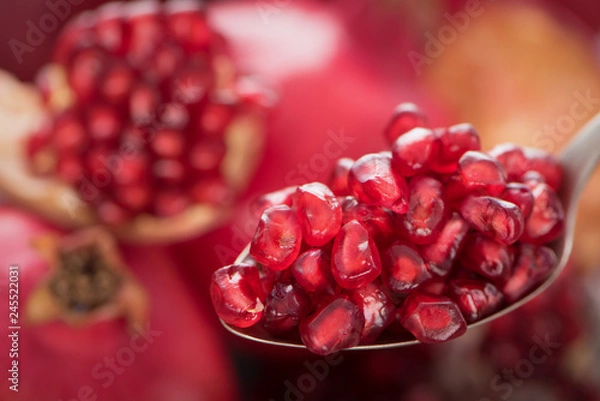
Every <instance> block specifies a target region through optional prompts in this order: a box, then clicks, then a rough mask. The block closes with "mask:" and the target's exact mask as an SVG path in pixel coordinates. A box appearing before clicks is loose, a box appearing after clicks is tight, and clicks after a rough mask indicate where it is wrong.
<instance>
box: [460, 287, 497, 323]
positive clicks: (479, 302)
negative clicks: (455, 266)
mask: <svg viewBox="0 0 600 401" xmlns="http://www.w3.org/2000/svg"><path fill="white" fill-rule="evenodd" d="M448 288H449V291H450V294H451V296H452V298H453V299H454V301H455V302H456V303H457V305H458V307H459V308H460V310H461V312H462V314H463V316H464V317H465V319H466V321H467V322H468V323H473V322H476V321H478V320H481V319H483V318H484V317H486V316H488V315H491V314H492V313H494V312H495V311H496V310H498V308H499V307H500V304H501V303H502V300H503V299H504V296H503V295H502V293H501V292H500V291H498V289H497V288H496V286H494V285H493V284H491V283H486V282H485V281H479V280H454V281H451V282H450V284H449V286H448Z"/></svg>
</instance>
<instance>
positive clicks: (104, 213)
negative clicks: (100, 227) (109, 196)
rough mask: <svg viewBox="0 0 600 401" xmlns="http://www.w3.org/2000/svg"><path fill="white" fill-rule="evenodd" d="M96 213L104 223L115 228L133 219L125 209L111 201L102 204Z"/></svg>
mask: <svg viewBox="0 0 600 401" xmlns="http://www.w3.org/2000/svg"><path fill="white" fill-rule="evenodd" d="M96 213H97V215H98V220H100V221H101V222H102V223H104V224H108V225H114V226H116V225H119V224H123V223H124V222H126V221H127V220H129V218H130V217H131V216H130V215H129V213H128V212H127V211H126V210H125V209H123V208H122V207H121V206H119V205H117V204H116V203H114V202H111V201H104V202H101V203H100V205H99V206H98V208H97V209H96Z"/></svg>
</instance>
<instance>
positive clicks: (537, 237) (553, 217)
mask: <svg viewBox="0 0 600 401" xmlns="http://www.w3.org/2000/svg"><path fill="white" fill-rule="evenodd" d="M532 194H533V209H532V211H531V215H530V216H529V218H528V219H527V222H526V223H525V230H524V232H523V237H522V238H521V239H522V241H524V242H529V243H532V244H536V245H542V244H545V243H548V242H551V241H554V240H555V239H557V238H558V237H559V236H560V235H561V234H562V232H563V228H564V221H565V212H564V210H563V207H562V203H561V202H560V199H559V198H558V196H557V195H556V193H555V192H554V190H553V189H552V188H551V187H550V186H549V185H547V184H544V183H541V184H538V185H536V186H535V187H534V188H533V190H532Z"/></svg>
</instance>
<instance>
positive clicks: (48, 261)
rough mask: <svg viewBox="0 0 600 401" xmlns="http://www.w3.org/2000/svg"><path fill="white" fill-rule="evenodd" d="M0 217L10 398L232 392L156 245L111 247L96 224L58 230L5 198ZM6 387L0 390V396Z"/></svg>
mask: <svg viewBox="0 0 600 401" xmlns="http://www.w3.org/2000/svg"><path fill="white" fill-rule="evenodd" d="M0 220H1V221H2V225H1V227H0V239H1V241H0V242H1V244H0V262H1V263H2V266H3V274H2V279H0V284H1V285H2V287H3V288H5V289H6V290H7V291H8V289H9V282H10V283H14V286H15V287H14V288H16V289H17V290H18V311H17V312H15V315H16V314H17V313H18V317H17V316H14V317H13V318H14V319H15V320H16V321H17V322H16V323H15V321H9V314H8V313H6V314H3V316H2V318H1V319H0V322H1V323H2V325H3V327H4V328H3V331H2V333H3V335H2V339H1V340H0V345H2V347H4V348H5V349H6V350H9V349H10V348H11V343H12V342H9V337H8V335H7V333H6V330H7V328H8V327H9V326H19V327H20V329H14V330H18V337H19V338H18V367H19V370H20V373H21V380H20V381H19V386H18V389H19V392H18V393H17V394H18V397H17V398H23V399H27V400H35V399H55V400H58V399H62V400H73V399H84V398H88V399H93V398H97V399H99V400H100V399H102V400H108V399H110V400H124V399H132V398H135V399H137V400H142V401H150V400H156V399H157V397H158V398H161V399H169V398H171V397H173V396H175V395H176V396H177V398H178V399H180V400H197V399H204V400H211V401H229V400H235V399H237V394H236V388H235V381H234V378H233V372H232V370H231V366H230V364H229V362H228V360H227V356H226V353H225V350H224V347H223V345H222V343H221V340H220V338H219V335H218V333H217V332H216V331H215V330H214V329H213V328H212V325H211V324H210V322H211V320H212V318H211V317H210V315H206V313H205V310H203V309H201V308H198V307H197V306H195V305H193V298H192V297H191V296H190V295H189V293H188V292H187V290H186V288H185V285H184V283H183V282H182V281H181V279H180V278H179V277H178V276H177V275H176V273H175V267H174V266H173V265H172V263H173V262H172V260H171V258H170V257H168V255H167V253H166V252H165V250H164V249H161V248H159V247H152V248H139V247H134V246H123V247H117V245H116V244H115V242H114V240H113V239H112V237H111V236H110V235H109V234H107V232H106V231H104V230H101V229H96V228H89V229H85V230H84V231H81V232H74V233H71V234H64V233H63V232H61V231H59V230H57V229H56V228H54V227H52V226H50V225H49V224H47V223H45V222H42V221H40V220H39V219H37V218H34V217H32V216H31V215H28V214H27V213H25V212H22V211H19V210H16V209H13V208H10V207H7V206H3V207H0ZM11 266H12V267H11ZM9 271H13V272H17V273H16V274H15V275H13V276H14V277H16V278H15V279H9ZM11 288H13V287H12V285H11ZM3 292H4V290H3ZM174 311H176V313H174ZM198 355H202V358H198ZM10 364H11V360H10V359H9V358H8V355H7V357H6V358H2V362H1V363H0V365H1V366H2V369H3V370H6V371H8V369H10V368H11V366H10ZM58 367H60V368H58ZM26 377H27V378H28V379H25V378H26ZM15 394H16V393H14V392H13V391H11V390H9V387H8V385H7V386H2V388H1V389H0V398H1V399H5V400H9V399H15V398H14V397H15Z"/></svg>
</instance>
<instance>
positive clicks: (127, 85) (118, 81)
mask: <svg viewBox="0 0 600 401" xmlns="http://www.w3.org/2000/svg"><path fill="white" fill-rule="evenodd" d="M134 79H135V77H134V76H133V73H132V72H131V70H130V69H129V68H128V67H127V66H126V65H122V64H117V65H114V66H112V67H111V68H110V69H109V70H108V72H107V73H106V75H105V76H104V79H103V82H102V84H101V87H100V91H101V93H102V96H103V97H104V99H105V100H106V101H107V102H108V103H110V104H112V105H117V106H118V105H120V104H121V103H123V102H125V101H126V100H127V96H128V95H129V92H130V91H131V88H132V87H133V81H134Z"/></svg>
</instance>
